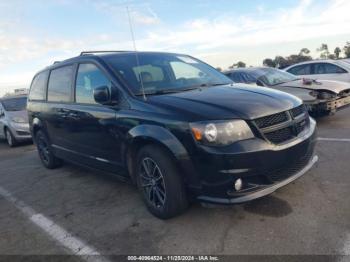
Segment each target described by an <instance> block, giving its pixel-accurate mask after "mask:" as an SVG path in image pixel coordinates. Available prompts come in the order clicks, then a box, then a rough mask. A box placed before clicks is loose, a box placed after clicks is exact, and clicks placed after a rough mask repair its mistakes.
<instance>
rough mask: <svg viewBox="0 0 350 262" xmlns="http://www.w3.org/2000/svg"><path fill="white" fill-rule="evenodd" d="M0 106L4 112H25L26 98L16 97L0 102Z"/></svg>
mask: <svg viewBox="0 0 350 262" xmlns="http://www.w3.org/2000/svg"><path fill="white" fill-rule="evenodd" d="M2 105H3V106H4V108H5V110H6V111H22V110H26V107H27V97H16V98H8V99H4V100H2Z"/></svg>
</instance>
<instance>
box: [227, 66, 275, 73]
mask: <svg viewBox="0 0 350 262" xmlns="http://www.w3.org/2000/svg"><path fill="white" fill-rule="evenodd" d="M269 68H270V69H277V68H273V67H264V66H260V67H241V68H233V69H230V70H225V71H223V73H224V74H227V73H233V72H237V73H241V72H245V73H254V72H257V71H259V70H262V71H264V70H266V69H269Z"/></svg>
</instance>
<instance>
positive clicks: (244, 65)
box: [229, 61, 246, 68]
mask: <svg viewBox="0 0 350 262" xmlns="http://www.w3.org/2000/svg"><path fill="white" fill-rule="evenodd" d="M243 67H246V64H245V63H244V62H242V61H238V62H237V63H236V64H233V65H232V66H230V67H229V68H243Z"/></svg>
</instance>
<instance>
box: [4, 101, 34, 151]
mask: <svg viewBox="0 0 350 262" xmlns="http://www.w3.org/2000/svg"><path fill="white" fill-rule="evenodd" d="M26 106H27V96H23V95H20V96H8V97H4V98H1V99H0V137H1V138H3V139H6V141H7V143H8V145H9V146H10V147H13V146H15V145H17V144H18V143H19V142H21V141H26V140H31V139H32V136H31V134H30V131H29V123H28V113H27V110H26Z"/></svg>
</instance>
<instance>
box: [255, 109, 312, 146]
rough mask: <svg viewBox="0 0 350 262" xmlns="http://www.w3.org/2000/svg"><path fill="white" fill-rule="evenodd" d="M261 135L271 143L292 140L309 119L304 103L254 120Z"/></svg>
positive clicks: (306, 124)
mask: <svg viewBox="0 0 350 262" xmlns="http://www.w3.org/2000/svg"><path fill="white" fill-rule="evenodd" d="M254 123H255V125H256V126H257V128H258V130H259V132H260V133H261V135H262V136H263V137H264V138H265V139H266V140H268V141H269V142H271V143H273V144H282V143H284V142H286V141H289V140H292V139H293V138H295V137H297V136H298V135H299V134H300V133H301V132H303V131H304V130H305V129H306V128H307V127H308V126H309V125H310V120H309V117H308V113H307V110H306V108H305V106H304V105H301V106H298V107H295V108H292V109H291V110H288V111H284V112H281V113H277V114H273V115H269V116H265V117H261V118H258V119H255V120H254Z"/></svg>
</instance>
